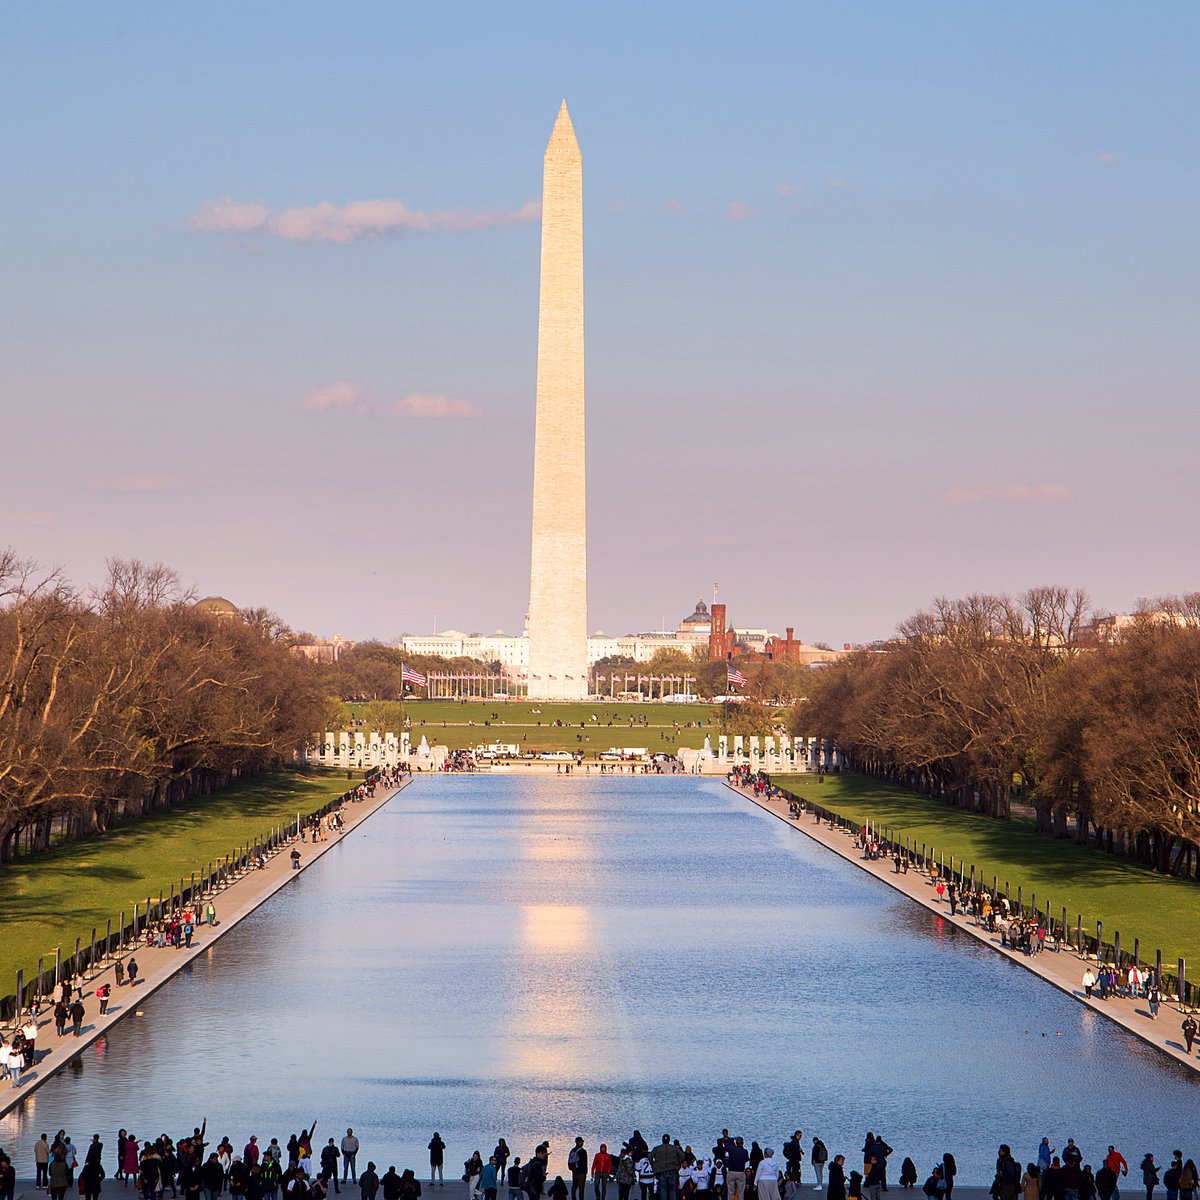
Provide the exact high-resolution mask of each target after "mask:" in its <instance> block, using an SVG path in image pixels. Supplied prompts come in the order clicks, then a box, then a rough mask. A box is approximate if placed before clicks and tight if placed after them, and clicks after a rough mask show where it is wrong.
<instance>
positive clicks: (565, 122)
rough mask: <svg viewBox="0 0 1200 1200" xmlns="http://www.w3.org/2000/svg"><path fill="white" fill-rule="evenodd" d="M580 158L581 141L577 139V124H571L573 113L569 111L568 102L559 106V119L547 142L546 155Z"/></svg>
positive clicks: (548, 156)
mask: <svg viewBox="0 0 1200 1200" xmlns="http://www.w3.org/2000/svg"><path fill="white" fill-rule="evenodd" d="M551 156H553V157H555V158H578V157H579V142H578V141H576V139H575V126H574V125H572V124H571V114H570V113H569V112H567V102H566V101H565V100H564V101H563V102H562V104H561V105H560V106H559V110H558V119H557V120H556V121H555V122H554V129H553V130H552V131H551V133H550V141H549V142H548V143H547V144H546V157H547V158H550V157H551Z"/></svg>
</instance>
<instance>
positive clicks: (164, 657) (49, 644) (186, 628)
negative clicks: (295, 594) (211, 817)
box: [0, 551, 328, 862]
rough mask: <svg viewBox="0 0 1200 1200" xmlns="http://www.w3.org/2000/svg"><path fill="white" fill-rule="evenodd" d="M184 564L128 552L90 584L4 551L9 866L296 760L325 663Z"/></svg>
mask: <svg viewBox="0 0 1200 1200" xmlns="http://www.w3.org/2000/svg"><path fill="white" fill-rule="evenodd" d="M192 599H193V598H192V597H191V596H190V595H187V594H186V593H185V592H184V590H183V589H182V588H181V586H180V584H179V580H178V577H177V576H176V575H175V574H174V572H172V571H170V570H168V569H167V568H166V567H163V566H161V565H155V566H148V565H146V564H144V563H139V562H132V561H126V560H113V561H111V562H110V563H109V570H108V577H107V579H106V580H105V582H104V584H103V586H101V587H100V588H98V589H97V590H95V591H93V592H91V593H89V594H87V595H84V594H82V593H80V592H79V591H77V590H76V589H74V588H73V587H71V585H70V584H68V583H67V581H66V580H65V579H63V578H62V576H61V575H60V574H59V573H57V572H49V573H45V572H40V571H39V570H38V568H37V567H36V565H35V564H33V563H31V562H28V561H25V560H22V559H20V558H18V557H17V556H16V555H15V554H14V553H13V552H11V551H4V552H0V862H3V861H7V860H8V859H9V858H10V857H11V855H12V852H13V848H14V846H15V844H16V841H17V839H18V838H19V837H20V836H21V835H22V834H24V835H25V836H26V841H27V842H28V843H29V844H30V846H31V847H32V848H34V849H37V848H41V847H44V846H45V845H46V844H48V842H49V837H50V830H51V824H52V822H54V821H55V820H60V821H62V822H63V824H64V832H66V833H67V834H68V835H69V836H80V835H83V834H86V833H91V832H96V831H101V830H103V829H105V828H106V827H107V826H108V824H109V823H110V822H111V821H112V820H113V818H114V817H115V816H120V815H137V814H140V813H143V812H146V811H149V810H151V809H154V808H160V807H163V806H165V805H167V804H169V803H171V802H172V801H174V800H175V799H178V798H180V797H181V796H182V795H184V794H186V793H187V792H189V791H193V792H194V791H197V790H199V791H208V790H211V789H212V788H213V787H216V786H219V785H221V784H222V783H225V782H227V781H228V780H229V779H230V778H231V777H232V776H233V775H234V774H237V773H245V772H251V771H256V770H259V769H261V768H263V767H266V766H270V765H273V764H276V763H279V762H283V761H288V760H290V758H291V753H292V751H293V750H294V749H295V748H296V747H298V746H300V745H301V744H302V743H303V742H304V740H305V738H306V736H307V735H308V734H309V733H310V732H311V731H313V730H314V729H317V728H319V727H320V726H321V725H322V723H323V722H324V719H325V715H326V713H327V711H328V699H327V694H326V692H325V689H324V687H323V686H322V681H321V679H320V678H319V675H318V673H317V672H316V671H315V670H314V669H313V668H312V667H311V666H310V664H308V663H306V662H305V661H304V660H303V659H301V658H298V657H296V656H295V655H294V654H292V653H291V652H290V650H289V631H288V629H287V627H286V626H285V625H284V624H283V622H282V621H280V620H279V618H278V617H276V616H275V615H274V614H272V613H269V612H266V611H265V610H262V609H255V610H249V611H246V612H243V613H242V614H241V616H240V619H238V618H233V619H229V618H223V617H220V616H212V615H209V614H206V613H203V612H199V611H197V610H196V609H194V608H193V606H192Z"/></svg>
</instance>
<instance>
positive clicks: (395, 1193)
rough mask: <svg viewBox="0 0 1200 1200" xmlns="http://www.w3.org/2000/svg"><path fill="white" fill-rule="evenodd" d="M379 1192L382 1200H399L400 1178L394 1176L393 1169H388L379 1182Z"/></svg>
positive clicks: (394, 1170) (394, 1169) (394, 1171)
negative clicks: (381, 1193) (381, 1194)
mask: <svg viewBox="0 0 1200 1200" xmlns="http://www.w3.org/2000/svg"><path fill="white" fill-rule="evenodd" d="M430 1186H432V1184H431V1185H430ZM443 1186H444V1185H443ZM380 1190H381V1191H382V1192H383V1200H400V1176H399V1175H397V1174H396V1168H395V1167H388V1169H387V1172H386V1173H385V1174H384V1176H383V1179H382V1180H380Z"/></svg>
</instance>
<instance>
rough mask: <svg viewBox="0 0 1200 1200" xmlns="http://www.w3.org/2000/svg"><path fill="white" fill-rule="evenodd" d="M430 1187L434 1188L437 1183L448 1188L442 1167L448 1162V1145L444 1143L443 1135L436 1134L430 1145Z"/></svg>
mask: <svg viewBox="0 0 1200 1200" xmlns="http://www.w3.org/2000/svg"><path fill="white" fill-rule="evenodd" d="M428 1149H429V1186H430V1187H433V1185H434V1183H435V1182H436V1183H437V1184H439V1185H440V1186H441V1187H445V1186H446V1177H445V1174H444V1173H443V1170H442V1167H443V1164H444V1163H445V1161H446V1143H445V1142H443V1141H442V1135H441V1134H440V1133H437V1132H435V1133H434V1135H433V1138H432V1139H431V1140H430V1143H429V1147H428Z"/></svg>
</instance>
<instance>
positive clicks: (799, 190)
mask: <svg viewBox="0 0 1200 1200" xmlns="http://www.w3.org/2000/svg"><path fill="white" fill-rule="evenodd" d="M775 191H776V193H777V194H778V195H780V196H803V195H804V184H802V183H777V184H776V185H775Z"/></svg>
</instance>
